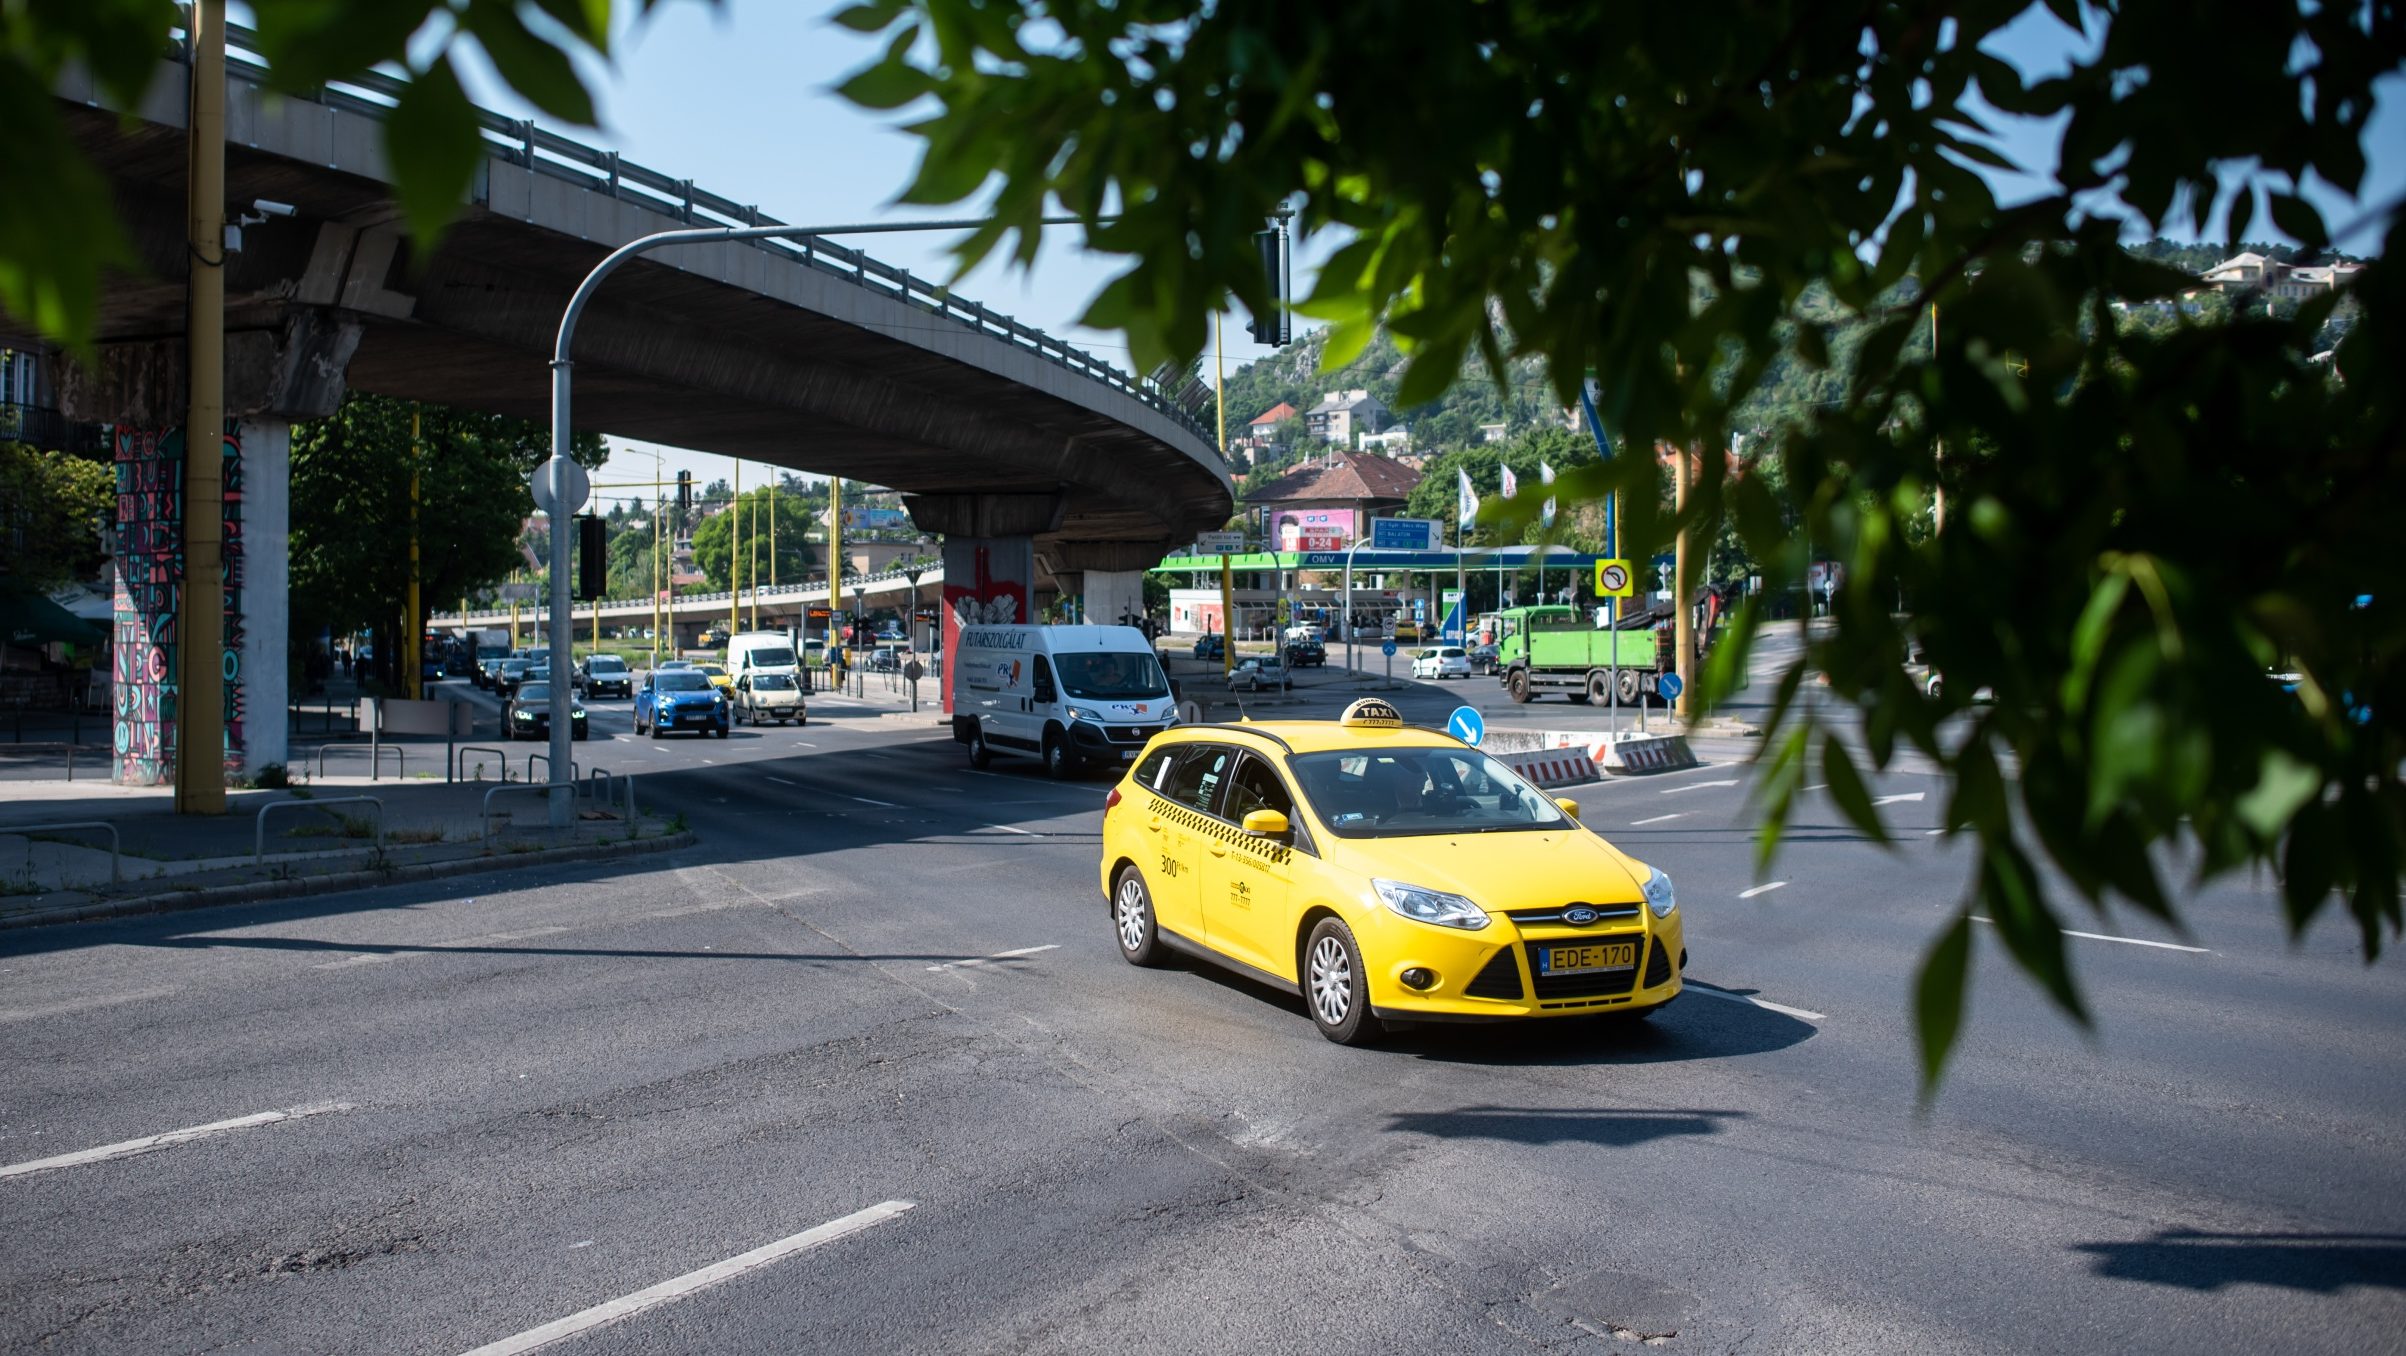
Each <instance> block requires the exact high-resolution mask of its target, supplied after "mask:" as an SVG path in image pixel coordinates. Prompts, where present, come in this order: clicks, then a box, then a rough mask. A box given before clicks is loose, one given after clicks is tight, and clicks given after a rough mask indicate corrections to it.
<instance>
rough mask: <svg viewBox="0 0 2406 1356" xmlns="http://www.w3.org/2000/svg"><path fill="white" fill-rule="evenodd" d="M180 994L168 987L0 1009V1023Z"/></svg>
mask: <svg viewBox="0 0 2406 1356" xmlns="http://www.w3.org/2000/svg"><path fill="white" fill-rule="evenodd" d="M182 992H183V990H182V989H180V988H177V987H176V986H174V985H169V986H168V987H166V988H163V989H139V990H136V991H135V992H133V993H117V994H106V995H103V996H101V997H98V998H76V999H71V1000H69V1001H67V1002H64V1003H45V1004H42V1005H41V1006H39V1007H31V1008H0V1022H30V1021H33V1020H35V1019H37V1018H41V1017H64V1016H66V1015H68V1014H69V1013H75V1012H89V1011H91V1010H92V1009H94V1008H109V1007H115V1006H116V1005H118V1004H119V1003H139V1002H141V1001H143V1000H144V999H147V998H165V997H167V996H168V995H169V994H176V993H182Z"/></svg>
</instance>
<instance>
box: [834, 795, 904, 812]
mask: <svg viewBox="0 0 2406 1356" xmlns="http://www.w3.org/2000/svg"><path fill="white" fill-rule="evenodd" d="M844 799H846V800H857V801H859V802H860V803H861V804H863V805H875V806H877V807H878V808H880V809H885V810H899V809H901V808H902V807H901V806H899V805H896V804H895V803H894V802H892V801H890V800H871V799H869V798H868V797H867V796H846V797H844Z"/></svg>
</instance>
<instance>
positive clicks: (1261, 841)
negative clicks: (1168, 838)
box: [1145, 791, 1294, 866]
mask: <svg viewBox="0 0 2406 1356" xmlns="http://www.w3.org/2000/svg"><path fill="white" fill-rule="evenodd" d="M1145 795H1146V796H1147V797H1149V798H1150V799H1151V800H1152V802H1153V813H1154V814H1157V815H1159V816H1161V817H1162V818H1163V819H1166V820H1168V821H1169V822H1171V823H1172V824H1175V825H1177V826H1178V827H1180V828H1182V829H1186V830H1188V831H1190V832H1193V833H1196V834H1200V835H1202V836H1203V837H1205V838H1217V839H1219V840H1220V841H1221V842H1223V843H1227V844H1229V845H1230V846H1232V847H1240V848H1243V849H1244V850H1245V851H1247V852H1249V853H1251V854H1253V855H1254V856H1256V857H1259V858H1261V859H1262V860H1263V861H1265V862H1268V863H1270V864H1271V865H1272V866H1283V865H1285V864H1286V860H1287V858H1288V857H1290V856H1292V855H1293V853H1294V849H1293V848H1290V847H1288V846H1287V845H1286V844H1284V843H1281V842H1279V841H1278V840H1277V839H1275V838H1264V837H1262V836H1261V835H1260V834H1255V833H1247V832H1245V831H1244V830H1243V829H1240V828H1238V827H1237V826H1236V825H1234V824H1231V823H1229V822H1228V821H1227V820H1225V819H1214V818H1212V817H1211V816H1210V815H1207V814H1204V813H1203V812H1202V811H1200V810H1197V809H1194V808H1192V807H1191V806H1185V805H1180V804H1179V803H1178V802H1176V801H1174V800H1171V799H1169V798H1167V797H1165V796H1163V795H1161V794H1160V793H1159V792H1156V791H1146V792H1145Z"/></svg>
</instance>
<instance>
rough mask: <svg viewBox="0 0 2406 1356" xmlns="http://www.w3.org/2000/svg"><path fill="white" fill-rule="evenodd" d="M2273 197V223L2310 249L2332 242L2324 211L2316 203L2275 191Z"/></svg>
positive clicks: (2316, 248)
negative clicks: (2323, 219)
mask: <svg viewBox="0 0 2406 1356" xmlns="http://www.w3.org/2000/svg"><path fill="white" fill-rule="evenodd" d="M2271 197H2272V224H2273V225H2275V226H2278V227H2280V228H2281V230H2282V232H2283V233H2284V234H2286V235H2288V237H2289V238H2290V239H2292V240H2295V241H2296V242H2297V243H2299V244H2301V245H2303V246H2305V247H2306V248H2307V249H2310V250H2318V249H2321V248H2323V247H2324V246H2326V245H2328V244H2330V243H2331V233H2330V230H2329V229H2328V228H2327V227H2325V226H2324V225H2323V224H2322V213H2321V211H2319V210H2318V209H2316V207H2315V206H2314V204H2312V203H2310V202H2307V201H2306V200H2305V199H2304V198H2300V197H2297V196H2295V195H2294V194H2289V193H2275V194H2273V195H2271Z"/></svg>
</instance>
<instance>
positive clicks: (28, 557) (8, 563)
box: [0, 442, 117, 591]
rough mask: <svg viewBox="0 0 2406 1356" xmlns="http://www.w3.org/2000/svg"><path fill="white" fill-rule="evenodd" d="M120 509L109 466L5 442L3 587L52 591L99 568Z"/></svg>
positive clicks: (0, 472)
mask: <svg viewBox="0 0 2406 1356" xmlns="http://www.w3.org/2000/svg"><path fill="white" fill-rule="evenodd" d="M116 507H117V474H116V472H115V471H114V470H113V469H112V468H111V467H110V466H109V465H108V464H107V463H105V462H99V461H94V460H92V459H90V458H88V457H79V456H76V455H74V454H73V453H69V452H46V451H44V450H42V449H41V448H38V447H34V446H31V445H30V444H26V443H7V442H0V546H5V547H6V548H7V549H6V551H5V552H0V556H4V557H5V558H4V559H0V585H6V586H10V587H15V588H21V589H31V590H37V591H39V590H48V589H53V588H56V587H58V586H59V585H60V584H64V583H66V582H67V581H68V580H70V579H74V578H77V577H79V576H82V575H88V574H90V573H91V572H92V571H93V570H95V569H97V568H99V566H100V562H101V560H102V559H103V558H104V557H103V556H102V554H101V548H100V531H99V528H100V523H101V521H102V520H103V519H113V517H114V515H115V511H116Z"/></svg>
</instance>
